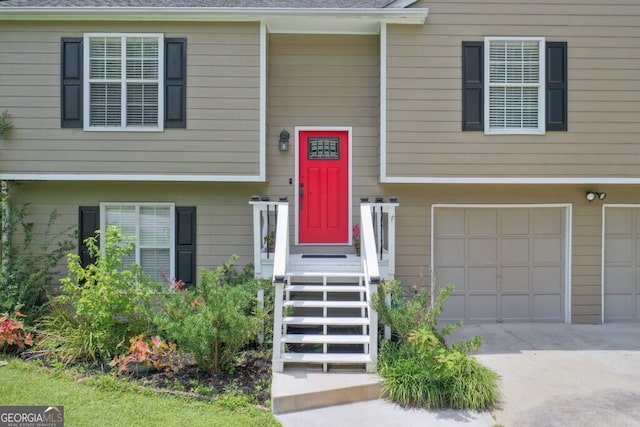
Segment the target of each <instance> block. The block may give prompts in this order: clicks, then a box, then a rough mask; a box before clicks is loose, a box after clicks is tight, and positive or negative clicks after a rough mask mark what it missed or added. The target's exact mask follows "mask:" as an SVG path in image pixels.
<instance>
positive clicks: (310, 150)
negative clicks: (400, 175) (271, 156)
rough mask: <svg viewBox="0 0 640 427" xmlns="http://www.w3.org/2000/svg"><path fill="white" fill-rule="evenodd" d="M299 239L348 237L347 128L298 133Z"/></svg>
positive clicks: (339, 239)
mask: <svg viewBox="0 0 640 427" xmlns="http://www.w3.org/2000/svg"><path fill="white" fill-rule="evenodd" d="M298 144H299V152H298V154H299V166H298V167H299V170H298V211H299V226H300V230H299V242H300V243H348V241H349V131H347V130H337V131H332V130H318V131H314V130H301V131H299V133H298Z"/></svg>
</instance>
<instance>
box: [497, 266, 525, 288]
mask: <svg viewBox="0 0 640 427" xmlns="http://www.w3.org/2000/svg"><path fill="white" fill-rule="evenodd" d="M501 288H502V291H503V292H513V291H518V292H529V267H503V268H502V286H501Z"/></svg>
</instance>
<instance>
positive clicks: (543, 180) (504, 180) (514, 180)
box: [380, 176, 640, 185]
mask: <svg viewBox="0 0 640 427" xmlns="http://www.w3.org/2000/svg"><path fill="white" fill-rule="evenodd" d="M380 182H382V183H385V184H558V185H563V184H616V185H620V184H622V185H623V184H632V185H638V184H640V177H576V178H568V177H453V176H452V177H445V176H436V177H418V176H417V177H408V176H407V177H397V176H396V177H393V176H391V177H384V178H383V179H381V181H380Z"/></svg>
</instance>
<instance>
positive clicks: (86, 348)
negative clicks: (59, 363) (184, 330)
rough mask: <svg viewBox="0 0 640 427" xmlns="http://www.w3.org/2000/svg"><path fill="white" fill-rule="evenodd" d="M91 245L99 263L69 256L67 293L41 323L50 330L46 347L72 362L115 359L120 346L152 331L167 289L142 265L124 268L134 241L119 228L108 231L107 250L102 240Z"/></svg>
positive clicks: (45, 338)
mask: <svg viewBox="0 0 640 427" xmlns="http://www.w3.org/2000/svg"><path fill="white" fill-rule="evenodd" d="M85 243H86V245H87V248H88V250H89V253H90V254H91V256H92V257H93V258H94V259H95V260H96V261H95V262H94V263H93V264H90V265H88V266H86V267H83V266H82V264H81V261H80V257H79V256H78V255H77V254H69V255H68V257H67V259H68V270H69V274H68V276H67V277H65V278H63V279H61V281H60V282H61V284H62V294H61V295H60V296H58V297H56V299H55V304H56V307H55V310H54V312H53V313H52V314H51V315H50V316H48V317H47V318H45V319H44V321H43V322H41V324H40V325H41V327H42V328H43V329H44V330H45V334H44V336H43V340H42V342H41V345H42V346H43V347H44V348H45V349H46V350H49V351H50V352H51V354H57V355H58V357H61V356H63V358H62V360H63V361H64V362H67V363H68V362H70V361H72V360H74V359H91V360H96V359H98V358H109V357H110V356H111V355H112V354H113V353H114V351H115V350H116V346H117V344H118V342H120V341H122V340H123V339H126V338H127V337H131V336H133V335H135V334H138V333H140V332H141V331H149V330H150V329H152V327H153V323H152V319H153V312H152V302H153V301H152V300H153V297H154V295H155V294H156V293H159V292H161V285H160V284H158V283H156V282H153V281H152V280H151V279H149V277H148V276H147V275H146V274H144V272H143V271H142V269H141V268H140V266H138V265H137V264H133V265H132V267H131V268H130V269H125V268H123V266H122V258H123V257H126V256H129V255H130V254H131V252H132V251H133V249H134V243H133V239H127V238H125V237H123V235H122V233H121V231H120V229H119V228H117V227H114V226H110V227H108V228H107V230H106V233H105V235H104V249H103V250H102V251H101V250H100V248H99V247H98V243H97V238H96V237H90V238H88V239H87V240H86V241H85Z"/></svg>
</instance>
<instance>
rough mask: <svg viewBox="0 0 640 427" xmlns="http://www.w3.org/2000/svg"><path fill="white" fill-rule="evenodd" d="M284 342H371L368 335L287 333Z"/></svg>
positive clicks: (283, 337)
mask: <svg viewBox="0 0 640 427" xmlns="http://www.w3.org/2000/svg"><path fill="white" fill-rule="evenodd" d="M282 342H285V343H289V344H369V336H368V335H312V334H285V335H283V336H282Z"/></svg>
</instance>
